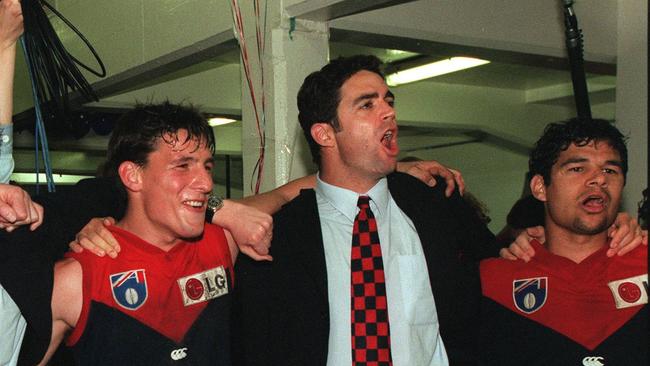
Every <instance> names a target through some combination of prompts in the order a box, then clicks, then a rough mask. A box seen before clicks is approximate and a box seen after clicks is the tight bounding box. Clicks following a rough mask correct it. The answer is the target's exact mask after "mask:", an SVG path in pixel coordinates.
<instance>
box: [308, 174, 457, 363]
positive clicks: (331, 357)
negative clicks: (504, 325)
mask: <svg viewBox="0 0 650 366" xmlns="http://www.w3.org/2000/svg"><path fill="white" fill-rule="evenodd" d="M315 190H316V200H317V203H318V212H319V216H320V222H321V230H322V232H323V243H324V248H325V261H326V264H327V290H328V299H329V311H330V334H329V348H328V350H329V351H328V356H327V365H328V366H340V365H349V364H350V363H351V362H352V354H351V329H350V321H351V320H350V311H351V310H350V301H351V300H350V251H351V245H352V226H353V223H354V219H355V217H356V215H357V213H358V211H359V209H358V208H357V200H358V198H359V194H357V193H355V192H353V191H350V190H347V189H344V188H340V187H336V186H333V185H330V184H328V183H325V182H323V181H322V180H321V179H320V177H318V178H317V183H316V189H315ZM365 195H368V196H370V199H371V201H370V209H371V210H372V212H373V213H374V215H375V219H376V221H377V228H378V231H379V240H380V242H381V250H382V256H383V261H384V273H385V278H386V294H387V300H388V318H389V323H390V337H391V353H392V356H393V365H395V366H420V365H423V366H426V365H436V366H437V365H443V366H445V365H448V364H449V361H448V360H447V353H446V351H445V347H444V345H443V342H442V339H441V338H440V330H439V324H438V316H437V314H436V306H435V302H434V299H433V293H432V292H431V284H430V282H429V273H428V271H427V265H426V260H425V258H424V253H423V250H422V244H421V242H420V238H419V236H418V234H417V232H416V231H415V227H414V225H413V222H412V221H411V220H410V219H409V218H408V217H407V216H406V214H404V212H402V210H401V209H400V208H399V207H398V206H397V204H396V203H395V201H394V200H393V198H392V196H391V195H390V192H389V191H388V183H387V181H386V179H385V178H384V179H382V180H380V181H379V182H378V183H377V184H376V185H375V186H374V187H373V188H372V189H370V191H368V192H367V193H366V194H365Z"/></svg>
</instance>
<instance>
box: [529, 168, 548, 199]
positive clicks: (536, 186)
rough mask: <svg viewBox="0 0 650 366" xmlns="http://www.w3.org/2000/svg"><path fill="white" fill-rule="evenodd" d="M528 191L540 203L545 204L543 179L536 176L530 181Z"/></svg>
mask: <svg viewBox="0 0 650 366" xmlns="http://www.w3.org/2000/svg"><path fill="white" fill-rule="evenodd" d="M530 191H531V192H532V194H533V196H534V197H535V198H537V199H538V200H540V201H542V202H546V184H545V183H544V177H542V176H541V175H539V174H536V175H535V176H534V177H533V178H532V179H531V180H530Z"/></svg>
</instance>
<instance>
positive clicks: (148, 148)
mask: <svg viewBox="0 0 650 366" xmlns="http://www.w3.org/2000/svg"><path fill="white" fill-rule="evenodd" d="M181 129H184V130H187V132H188V135H187V138H186V140H185V141H178V131H179V130H181ZM159 140H162V141H164V142H167V143H174V142H180V143H185V142H187V141H190V140H196V141H197V142H198V144H197V147H196V148H197V149H199V148H201V147H202V146H205V147H206V148H208V149H209V150H210V151H211V152H212V153H213V154H214V150H215V142H214V134H213V133H212V128H211V127H210V125H209V124H208V122H207V121H206V119H205V118H204V117H203V116H202V115H201V114H200V113H199V112H198V111H197V110H196V109H195V108H194V107H193V106H191V105H180V104H173V103H170V102H169V101H166V102H163V103H160V104H138V105H136V107H135V108H134V109H132V110H130V111H128V112H126V113H125V114H124V115H122V117H120V118H119V119H118V120H117V122H116V123H115V128H114V129H113V134H112V135H111V139H110V141H109V143H108V153H107V157H106V163H105V165H104V169H103V170H104V175H105V176H117V169H118V168H119V166H120V164H122V163H123V162H125V161H132V162H134V163H136V164H138V165H141V166H145V165H146V164H147V161H148V157H149V154H150V153H151V152H153V151H154V150H155V147H156V146H155V145H156V142H158V141H159Z"/></svg>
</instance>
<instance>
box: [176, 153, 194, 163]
mask: <svg viewBox="0 0 650 366" xmlns="http://www.w3.org/2000/svg"><path fill="white" fill-rule="evenodd" d="M193 161H196V158H195V157H192V156H190V155H186V156H179V157H178V158H176V159H174V160H172V164H181V163H188V162H193Z"/></svg>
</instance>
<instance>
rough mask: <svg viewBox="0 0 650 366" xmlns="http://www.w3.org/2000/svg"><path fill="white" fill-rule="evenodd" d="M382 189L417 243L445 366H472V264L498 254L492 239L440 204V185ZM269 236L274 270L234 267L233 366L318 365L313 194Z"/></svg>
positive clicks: (305, 194) (323, 348) (457, 210)
mask: <svg viewBox="0 0 650 366" xmlns="http://www.w3.org/2000/svg"><path fill="white" fill-rule="evenodd" d="M388 187H389V190H390V192H391V194H392V196H393V198H394V200H395V202H396V203H397V205H398V206H399V207H400V208H401V209H402V211H404V212H405V213H406V214H407V215H408V216H409V218H410V219H411V220H412V221H413V223H414V225H415V227H416V230H417V232H418V235H419V236H420V240H421V242H422V247H423V251H424V255H425V258H426V261H427V266H428V271H429V278H430V280H431V288H432V291H433V295H434V299H435V302H436V309H437V312H438V318H439V321H440V332H441V335H442V339H443V342H444V344H445V347H446V350H447V353H448V355H449V359H450V363H451V364H452V365H465V364H474V363H475V362H476V345H477V338H476V336H477V333H478V323H477V320H478V307H479V302H480V296H481V292H480V280H479V273H478V260H480V259H482V258H485V257H489V256H493V255H496V254H497V252H498V248H497V247H496V244H495V243H494V236H493V235H492V233H491V232H490V231H489V230H488V229H487V228H486V226H485V224H483V223H482V222H481V221H480V219H479V218H478V215H476V213H475V212H474V211H473V210H472V209H471V208H470V207H469V206H468V205H467V204H466V203H465V202H464V201H463V200H462V198H461V197H460V196H459V195H458V193H455V194H454V195H453V196H452V197H451V198H446V197H445V196H444V188H445V187H444V183H443V182H442V181H439V182H438V184H437V185H436V187H434V188H429V187H427V186H426V185H425V184H423V183H421V182H419V181H418V180H416V179H415V178H412V177H410V176H407V175H404V174H399V173H396V174H392V175H390V176H388ZM273 235H274V236H273V242H272V246H271V254H272V255H273V262H254V261H252V260H250V259H249V258H247V257H244V256H241V257H240V258H239V259H238V263H237V265H236V267H235V269H236V275H235V297H234V300H235V303H234V306H233V308H234V313H233V329H232V331H233V334H234V337H235V339H234V340H233V347H234V350H233V356H234V360H235V362H236V364H240V365H273V366H279V365H283V366H284V365H325V364H326V360H327V347H328V337H329V322H330V320H329V308H328V294H327V271H326V268H325V254H324V249H323V241H322V233H321V229H320V221H319V217H318V209H317V205H316V195H315V192H314V191H313V190H303V191H302V192H301V194H300V195H299V196H298V197H297V198H296V199H294V200H293V201H291V202H290V203H288V204H287V205H285V206H284V207H283V208H282V210H280V211H279V212H278V213H277V214H276V215H275V216H274V232H273ZM395 341H399V340H395Z"/></svg>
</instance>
